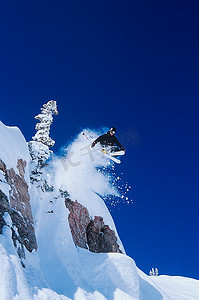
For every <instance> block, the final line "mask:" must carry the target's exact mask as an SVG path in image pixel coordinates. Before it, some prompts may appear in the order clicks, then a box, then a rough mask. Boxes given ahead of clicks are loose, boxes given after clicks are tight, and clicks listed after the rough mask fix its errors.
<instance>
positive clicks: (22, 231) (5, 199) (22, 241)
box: [0, 159, 37, 258]
mask: <svg viewBox="0 0 199 300" xmlns="http://www.w3.org/2000/svg"><path fill="white" fill-rule="evenodd" d="M25 167H26V161H24V160H22V159H18V161H17V169H18V171H19V174H16V172H15V171H14V169H13V168H11V169H7V168H6V165H5V164H4V162H3V161H2V160H0V171H1V174H2V175H3V177H4V180H2V177H1V179H0V181H1V183H2V184H3V185H4V187H6V188H7V189H8V188H9V193H8V194H5V192H3V191H2V190H0V233H2V228H3V226H4V225H7V224H6V223H5V220H4V218H3V215H4V213H5V212H7V213H8V214H9V215H10V218H11V220H12V226H11V230H12V238H13V243H14V245H15V247H16V248H17V252H18V254H19V256H20V258H24V256H25V255H24V246H25V247H26V249H27V250H28V251H29V252H32V250H33V249H37V242H36V237H35V231H34V223H33V217H32V212H31V206H30V196H29V193H28V185H27V183H26V181H25V178H24V174H25Z"/></svg>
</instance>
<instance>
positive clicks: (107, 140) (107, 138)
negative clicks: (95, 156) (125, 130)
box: [92, 132, 124, 148]
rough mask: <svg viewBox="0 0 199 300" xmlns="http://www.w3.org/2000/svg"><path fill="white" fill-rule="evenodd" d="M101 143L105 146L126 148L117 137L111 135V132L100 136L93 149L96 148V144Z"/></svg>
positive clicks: (93, 144)
mask: <svg viewBox="0 0 199 300" xmlns="http://www.w3.org/2000/svg"><path fill="white" fill-rule="evenodd" d="M97 143H100V144H101V145H103V146H118V147H119V148H124V147H123V146H122V145H121V144H120V142H119V141H118V139H117V138H116V136H114V135H110V132H107V133H105V134H103V135H101V136H99V137H98V138H97V139H96V140H95V141H94V142H93V143H92V147H94V146H95V144H97Z"/></svg>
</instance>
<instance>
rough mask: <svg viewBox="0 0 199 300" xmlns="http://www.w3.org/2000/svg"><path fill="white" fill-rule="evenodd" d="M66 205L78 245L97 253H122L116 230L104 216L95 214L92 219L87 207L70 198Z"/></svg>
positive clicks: (67, 199) (66, 200) (74, 238)
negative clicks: (105, 221)
mask: <svg viewBox="0 0 199 300" xmlns="http://www.w3.org/2000/svg"><path fill="white" fill-rule="evenodd" d="M65 205H66V207H67V208H68V209H69V211H70V213H69V216H68V220H69V225H70V229H71V233H72V236H73V240H74V243H75V244H76V245H77V246H79V247H81V248H85V249H89V250H90V251H91V252H96V253H100V252H103V253H108V252H116V253H122V251H121V250H120V249H119V245H118V244H117V238H116V236H115V232H114V231H113V230H111V229H110V228H109V226H108V225H105V224H104V222H103V218H102V217H99V216H95V218H94V220H92V219H91V217H90V216H89V213H88V210H87V209H86V207H84V206H83V205H81V204H80V203H78V202H77V201H75V202H73V201H71V200H70V199H69V198H66V199H65Z"/></svg>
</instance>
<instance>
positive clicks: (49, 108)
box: [28, 100, 58, 189]
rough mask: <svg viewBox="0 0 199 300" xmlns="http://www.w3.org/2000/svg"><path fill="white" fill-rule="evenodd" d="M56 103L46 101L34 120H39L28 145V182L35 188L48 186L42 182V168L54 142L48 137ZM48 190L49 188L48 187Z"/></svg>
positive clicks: (55, 112) (56, 112)
mask: <svg viewBox="0 0 199 300" xmlns="http://www.w3.org/2000/svg"><path fill="white" fill-rule="evenodd" d="M57 114H58V110H57V103H56V101H54V100H50V101H48V103H46V104H44V105H43V107H42V108H41V113H40V114H38V115H37V116H35V119H37V120H40V123H37V124H36V127H35V129H36V130H37V132H36V134H35V135H34V136H33V141H30V142H29V143H28V147H29V151H30V155H31V158H32V161H31V165H30V171H31V174H30V181H31V183H37V186H40V187H41V188H45V189H46V186H48V184H47V183H46V180H45V179H43V182H42V179H41V178H42V173H43V172H42V168H43V167H44V166H45V165H46V160H47V159H48V158H49V157H50V154H51V153H52V151H51V150H50V149H49V147H52V146H54V144H55V141H54V140H52V139H51V138H50V137H49V134H50V126H51V124H52V122H53V115H57ZM48 188H50V187H49V186H48Z"/></svg>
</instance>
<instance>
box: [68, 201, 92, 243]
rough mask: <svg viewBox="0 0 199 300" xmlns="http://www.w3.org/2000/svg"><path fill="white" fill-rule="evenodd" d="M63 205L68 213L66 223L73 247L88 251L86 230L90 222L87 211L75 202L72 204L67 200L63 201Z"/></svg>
mask: <svg viewBox="0 0 199 300" xmlns="http://www.w3.org/2000/svg"><path fill="white" fill-rule="evenodd" d="M65 205H66V207H67V208H68V209H69V211H70V214H69V216H68V221H69V225H70V230H71V233H72V236H73V240H74V243H75V245H77V246H79V247H81V248H85V249H88V246H87V236H86V228H87V226H88V224H89V223H90V221H91V219H90V216H89V213H88V210H87V209H86V207H84V206H83V205H81V204H80V203H78V202H77V201H75V202H73V201H71V200H70V199H69V198H66V199H65Z"/></svg>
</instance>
